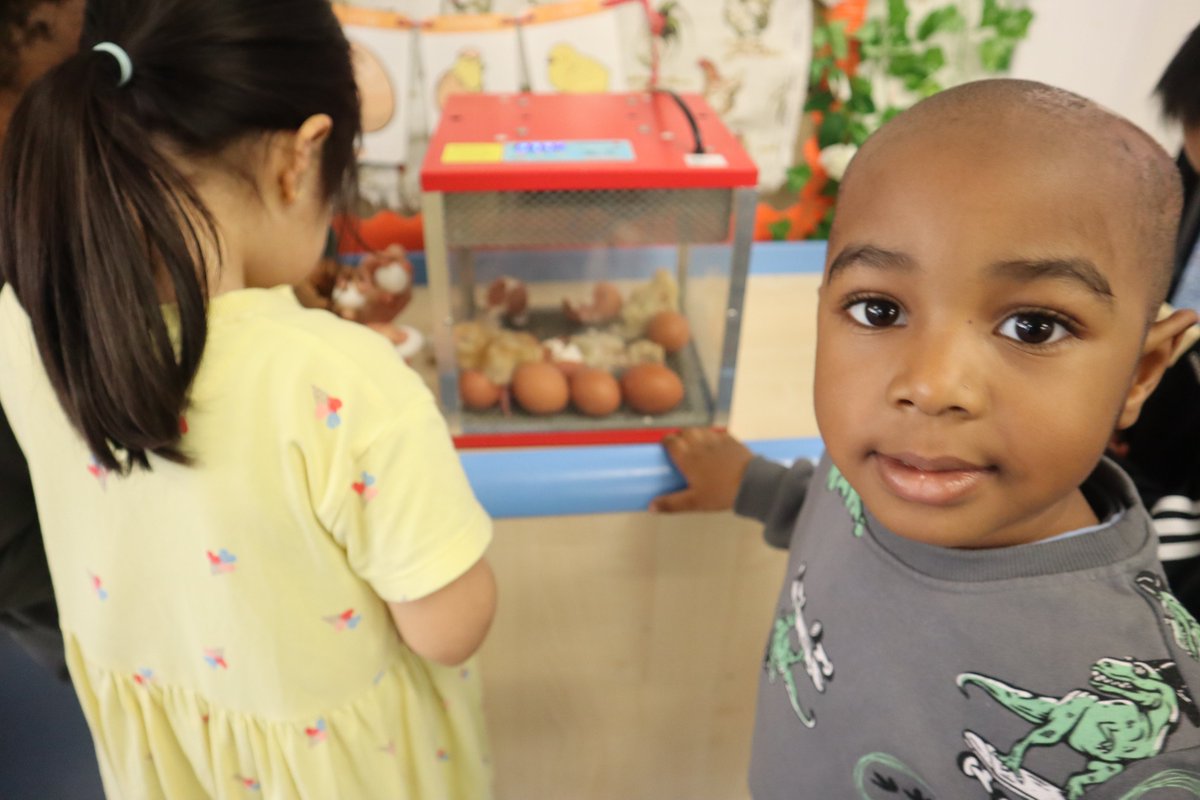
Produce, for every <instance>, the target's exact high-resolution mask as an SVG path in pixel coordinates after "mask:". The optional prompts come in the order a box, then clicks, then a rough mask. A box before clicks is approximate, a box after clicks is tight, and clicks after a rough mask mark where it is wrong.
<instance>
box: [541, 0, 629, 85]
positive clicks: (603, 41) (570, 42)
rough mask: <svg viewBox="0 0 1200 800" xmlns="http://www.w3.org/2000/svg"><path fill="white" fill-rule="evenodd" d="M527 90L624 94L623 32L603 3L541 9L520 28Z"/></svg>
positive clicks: (612, 13)
mask: <svg viewBox="0 0 1200 800" xmlns="http://www.w3.org/2000/svg"><path fill="white" fill-rule="evenodd" d="M521 38H522V46H523V49H524V52H525V64H526V67H527V69H528V70H529V88H530V89H531V90H533V91H535V92H566V93H593V92H623V91H625V90H626V89H627V88H628V87H627V85H626V83H625V70H624V63H623V59H622V57H621V54H622V52H623V50H624V48H622V47H621V39H620V28H619V25H618V23H617V15H616V12H615V11H614V10H613V9H611V8H610V9H606V8H605V7H604V6H603V4H602V3H601V2H599V0H595V1H594V2H593V1H590V0H585V1H584V2H577V3H562V4H560V5H551V6H540V7H537V8H534V9H532V10H531V11H530V13H529V15H528V16H527V18H526V20H525V24H524V26H523V28H522V36H521Z"/></svg>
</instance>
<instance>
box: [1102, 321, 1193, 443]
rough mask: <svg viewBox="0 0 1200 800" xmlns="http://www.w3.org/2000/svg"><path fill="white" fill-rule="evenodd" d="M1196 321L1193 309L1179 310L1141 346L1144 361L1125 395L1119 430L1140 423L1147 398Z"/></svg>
mask: <svg viewBox="0 0 1200 800" xmlns="http://www.w3.org/2000/svg"><path fill="white" fill-rule="evenodd" d="M1196 319H1197V317H1196V312H1194V311H1192V310H1191V309H1179V310H1177V311H1175V312H1173V313H1171V314H1169V315H1167V316H1164V317H1162V318H1161V319H1159V320H1158V321H1157V322H1155V323H1154V324H1153V325H1151V326H1150V330H1149V331H1148V332H1147V333H1146V343H1145V344H1144V345H1143V346H1142V357H1141V358H1140V359H1139V360H1138V364H1137V369H1136V370H1135V371H1134V373H1133V384H1132V385H1131V386H1130V387H1129V392H1128V393H1127V394H1126V395H1125V405H1124V406H1123V407H1122V408H1121V415H1120V417H1119V418H1118V419H1117V430H1124V429H1126V428H1128V427H1129V426H1130V425H1132V424H1133V423H1135V422H1137V418H1138V415H1139V414H1141V412H1142V405H1143V404H1144V403H1145V402H1146V398H1147V397H1149V396H1150V395H1151V394H1152V393H1153V392H1154V389H1155V387H1157V386H1158V382H1159V380H1161V379H1162V376H1163V373H1164V372H1166V370H1167V367H1169V366H1171V364H1172V363H1173V362H1174V360H1175V355H1176V351H1177V350H1178V348H1179V346H1180V343H1181V342H1182V341H1183V339H1184V337H1185V336H1187V334H1188V329H1189V328H1191V327H1192V326H1193V325H1195V324H1196Z"/></svg>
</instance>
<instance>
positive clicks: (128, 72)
mask: <svg viewBox="0 0 1200 800" xmlns="http://www.w3.org/2000/svg"><path fill="white" fill-rule="evenodd" d="M92 49H93V50H95V51H97V52H100V53H108V54H109V55H110V56H112V57H113V58H115V59H116V60H117V65H118V66H119V67H120V68H121V79H120V80H119V81H117V88H118V89H120V88H121V87H122V86H124V85H125V84H127V83H129V79H130V78H132V77H133V59H131V58H130V57H129V53H126V52H125V49H124V48H123V47H121V46H120V45H118V44H113V43H112V42H101V43H100V44H98V45H96V46H95V47H93V48H92Z"/></svg>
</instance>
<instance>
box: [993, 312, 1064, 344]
mask: <svg viewBox="0 0 1200 800" xmlns="http://www.w3.org/2000/svg"><path fill="white" fill-rule="evenodd" d="M1000 335H1001V336H1005V337H1007V338H1009V339H1012V340H1014V341H1017V342H1020V343H1021V344H1054V343H1055V342H1057V341H1059V340H1060V339H1064V338H1066V337H1067V336H1070V335H1071V331H1070V329H1069V328H1067V326H1066V325H1064V324H1063V323H1062V322H1059V321H1058V320H1057V319H1055V318H1054V317H1052V316H1050V315H1048V314H1035V313H1031V312H1026V313H1021V314H1013V315H1012V316H1011V317H1009V318H1008V319H1006V320H1004V322H1002V323H1000Z"/></svg>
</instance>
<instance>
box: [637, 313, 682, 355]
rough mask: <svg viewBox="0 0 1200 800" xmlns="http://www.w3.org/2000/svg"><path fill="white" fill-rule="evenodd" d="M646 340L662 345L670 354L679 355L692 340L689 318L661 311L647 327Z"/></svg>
mask: <svg viewBox="0 0 1200 800" xmlns="http://www.w3.org/2000/svg"><path fill="white" fill-rule="evenodd" d="M646 338H647V339H649V340H650V341H652V342H657V343H658V344H660V345H662V349H663V350H666V351H667V352H668V353H678V352H679V351H680V350H682V349H683V348H684V347H686V346H687V343H688V341H689V340H690V339H691V338H692V330H691V327H690V326H689V325H688V321H687V317H685V316H684V315H683V314H680V313H679V312H678V311H660V312H658V313H657V314H655V315H654V316H653V317H652V318H651V319H650V324H649V325H647V326H646Z"/></svg>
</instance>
